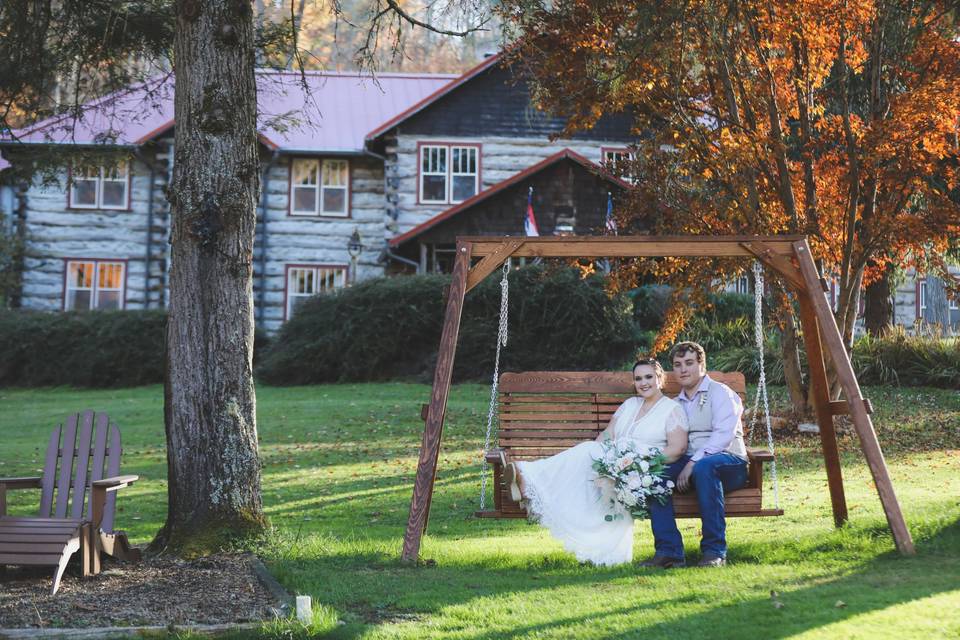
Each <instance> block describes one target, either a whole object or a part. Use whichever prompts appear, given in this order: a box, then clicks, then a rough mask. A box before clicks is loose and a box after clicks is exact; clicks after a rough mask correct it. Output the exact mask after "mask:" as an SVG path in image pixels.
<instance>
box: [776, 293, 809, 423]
mask: <svg viewBox="0 0 960 640" xmlns="http://www.w3.org/2000/svg"><path fill="white" fill-rule="evenodd" d="M781 315H782V317H781V323H780V324H781V329H780V352H781V355H782V357H783V377H784V381H785V382H786V384H787V391H788V392H789V393H790V405H791V406H792V407H793V410H794V412H796V413H798V414H805V413H806V412H807V388H806V386H805V385H804V384H803V370H802V369H801V368H800V341H799V340H797V323H796V319H795V318H794V316H793V310H792V309H785V310H784V311H783V313H782V314H781Z"/></svg>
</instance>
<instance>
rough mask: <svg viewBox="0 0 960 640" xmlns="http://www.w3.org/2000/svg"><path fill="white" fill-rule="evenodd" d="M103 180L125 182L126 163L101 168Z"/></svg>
mask: <svg viewBox="0 0 960 640" xmlns="http://www.w3.org/2000/svg"><path fill="white" fill-rule="evenodd" d="M103 179H104V180H123V181H124V182H126V180H127V163H126V162H118V163H117V164H115V165H113V166H109V167H104V168H103Z"/></svg>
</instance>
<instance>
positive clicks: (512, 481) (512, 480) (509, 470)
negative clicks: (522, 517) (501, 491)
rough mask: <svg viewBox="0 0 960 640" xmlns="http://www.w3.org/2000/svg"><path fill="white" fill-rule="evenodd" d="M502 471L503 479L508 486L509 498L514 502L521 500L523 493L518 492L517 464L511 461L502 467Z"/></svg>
mask: <svg viewBox="0 0 960 640" xmlns="http://www.w3.org/2000/svg"><path fill="white" fill-rule="evenodd" d="M503 473H504V476H503V479H504V481H505V482H506V483H507V486H508V487H509V488H510V499H511V500H513V501H514V502H520V501H521V500H523V494H522V493H520V483H519V482H518V481H517V480H518V478H519V474H518V472H517V465H516V464H514V463H512V462H511V463H510V464H508V465H506V466H505V467H504V468H503Z"/></svg>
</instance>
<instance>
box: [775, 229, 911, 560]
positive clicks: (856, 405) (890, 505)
mask: <svg viewBox="0 0 960 640" xmlns="http://www.w3.org/2000/svg"><path fill="white" fill-rule="evenodd" d="M793 249H794V252H795V254H796V258H797V261H798V262H799V264H800V271H801V272H802V273H803V279H804V280H805V281H806V283H807V289H808V292H809V296H810V297H809V299H810V301H811V303H812V305H813V311H814V313H815V315H816V316H817V321H818V322H819V325H820V330H821V335H822V337H823V339H824V341H825V343H826V347H827V350H828V351H829V353H830V357H831V359H832V361H833V363H834V366H835V367H836V370H837V378H838V379H839V380H840V385H841V386H842V388H843V393H844V395H845V396H846V400H847V403H848V404H849V406H850V415H851V417H852V418H853V425H854V427H855V428H856V430H857V436H858V437H859V438H860V448H861V449H862V450H863V455H864V457H866V459H867V465H868V466H869V467H870V473H871V474H872V475H873V482H874V484H875V485H876V487H877V493H878V494H879V496H880V503H881V504H882V505H883V511H884V513H885V514H886V516H887V524H888V525H889V526H890V531H891V532H892V533H893V540H894V542H895V543H896V545H897V549H898V550H899V551H900V553H902V554H903V555H913V554H915V553H916V551H915V549H914V547H913V539H912V538H911V536H910V530H909V529H907V523H906V521H904V519H903V512H902V511H901V510H900V503H899V502H898V501H897V495H896V492H895V491H894V489H893V483H892V482H891V481H890V473H889V471H888V470H887V463H886V462H885V461H884V459H883V451H882V450H881V449H880V442H879V441H878V440H877V433H876V431H874V429H873V422H872V421H871V420H870V414H868V413H867V410H866V407H865V406H864V402H863V396H862V395H861V394H860V385H859V384H857V377H856V374H855V373H854V371H853V365H852V364H851V363H850V358H849V357H848V356H847V351H846V349H845V348H844V345H843V338H842V337H841V335H840V330H839V329H838V328H837V322H836V319H835V318H834V317H833V312H831V311H830V307H829V306H827V301H826V299H825V298H824V297H823V296H822V295H820V294H819V293H818V291H819V288H818V287H819V283H820V275H819V273H817V267H816V265H815V264H814V262H813V256H811V255H810V247H809V246H808V245H807V242H806V240H803V241H799V242H794V243H793Z"/></svg>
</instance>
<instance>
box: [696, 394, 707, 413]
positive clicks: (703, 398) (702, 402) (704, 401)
mask: <svg viewBox="0 0 960 640" xmlns="http://www.w3.org/2000/svg"><path fill="white" fill-rule="evenodd" d="M705 404H707V394H705V393H701V394H700V401H699V402H698V403H697V409H699V410H700V411H703V405H705Z"/></svg>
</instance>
